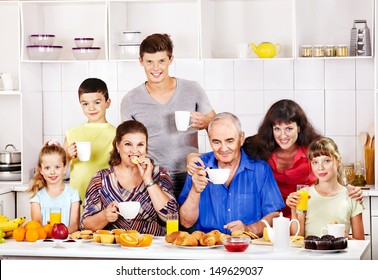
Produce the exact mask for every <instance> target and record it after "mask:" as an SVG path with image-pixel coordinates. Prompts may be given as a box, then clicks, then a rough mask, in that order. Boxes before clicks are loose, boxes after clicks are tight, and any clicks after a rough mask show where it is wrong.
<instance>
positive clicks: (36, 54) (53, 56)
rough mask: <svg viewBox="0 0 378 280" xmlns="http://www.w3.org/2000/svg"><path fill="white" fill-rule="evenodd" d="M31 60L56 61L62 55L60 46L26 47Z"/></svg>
mask: <svg viewBox="0 0 378 280" xmlns="http://www.w3.org/2000/svg"><path fill="white" fill-rule="evenodd" d="M26 49H27V52H28V55H29V59H31V60H58V59H59V58H60V56H61V54H62V49H63V47H62V46H39V45H31V46H26Z"/></svg>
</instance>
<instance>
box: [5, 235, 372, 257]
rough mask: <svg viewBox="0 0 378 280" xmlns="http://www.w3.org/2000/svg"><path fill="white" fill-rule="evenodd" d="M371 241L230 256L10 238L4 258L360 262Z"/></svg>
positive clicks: (162, 246) (160, 245) (219, 250)
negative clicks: (332, 249) (49, 243)
mask: <svg viewBox="0 0 378 280" xmlns="http://www.w3.org/2000/svg"><path fill="white" fill-rule="evenodd" d="M369 242H370V241H369V240H348V248H347V249H346V250H344V251H340V252H332V253H320V252H313V251H307V250H306V249H303V248H294V247H291V248H290V249H289V251H288V252H283V253H281V252H280V253H277V252H273V247H272V246H264V245H253V244H251V245H250V246H249V247H248V249H247V251H245V252H241V253H230V252H228V251H226V250H225V249H224V247H223V246H220V247H216V248H206V247H199V248H198V247H197V248H189V247H188V248H180V247H175V246H174V245H172V244H169V243H166V242H165V240H164V239H163V238H161V237H160V238H154V239H153V242H152V245H151V246H150V247H147V249H125V248H123V247H120V246H118V247H114V246H109V245H108V246H106V245H101V244H97V243H92V242H89V243H81V244H80V245H79V246H77V247H75V248H55V247H54V248H46V247H42V246H43V245H42V244H41V242H38V241H37V242H26V241H24V242H17V241H15V240H13V239H7V240H6V242H5V243H3V244H0V256H1V259H29V258H31V259H161V260H169V259H175V260H180V259H191V260H206V259H209V260H241V259H243V260H248V259H251V260H288V259H293V260H347V259H348V260H360V259H369V256H368V252H369Z"/></svg>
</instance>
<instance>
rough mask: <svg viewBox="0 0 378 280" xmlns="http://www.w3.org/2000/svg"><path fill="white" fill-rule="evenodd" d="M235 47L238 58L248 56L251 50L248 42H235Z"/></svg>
mask: <svg viewBox="0 0 378 280" xmlns="http://www.w3.org/2000/svg"><path fill="white" fill-rule="evenodd" d="M235 47H236V51H237V53H238V58H248V57H249V54H250V53H251V50H252V49H251V47H250V46H249V44H248V43H237V44H235Z"/></svg>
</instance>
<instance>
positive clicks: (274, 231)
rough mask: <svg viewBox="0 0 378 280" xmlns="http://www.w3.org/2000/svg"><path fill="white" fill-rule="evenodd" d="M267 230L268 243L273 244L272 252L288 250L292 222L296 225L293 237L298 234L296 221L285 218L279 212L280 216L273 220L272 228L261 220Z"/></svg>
mask: <svg viewBox="0 0 378 280" xmlns="http://www.w3.org/2000/svg"><path fill="white" fill-rule="evenodd" d="M262 222H263V223H264V224H265V226H266V227H267V229H268V235H269V239H270V241H272V242H273V251H277V252H284V251H287V250H289V248H290V225H291V223H292V222H296V223H297V225H298V228H297V232H296V233H295V235H294V237H293V238H295V237H296V236H298V233H299V228H300V225H299V221H298V220H297V219H292V220H291V221H290V219H289V218H285V217H284V216H283V214H282V212H280V216H279V217H277V218H273V228H272V227H271V226H270V225H269V223H268V222H267V221H266V220H262Z"/></svg>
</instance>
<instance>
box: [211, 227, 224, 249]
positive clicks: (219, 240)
mask: <svg viewBox="0 0 378 280" xmlns="http://www.w3.org/2000/svg"><path fill="white" fill-rule="evenodd" d="M209 234H211V235H212V236H214V238H215V244H216V245H222V244H223V242H222V238H223V235H224V234H223V233H221V232H220V231H219V230H217V229H214V230H212V231H210V232H209Z"/></svg>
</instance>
